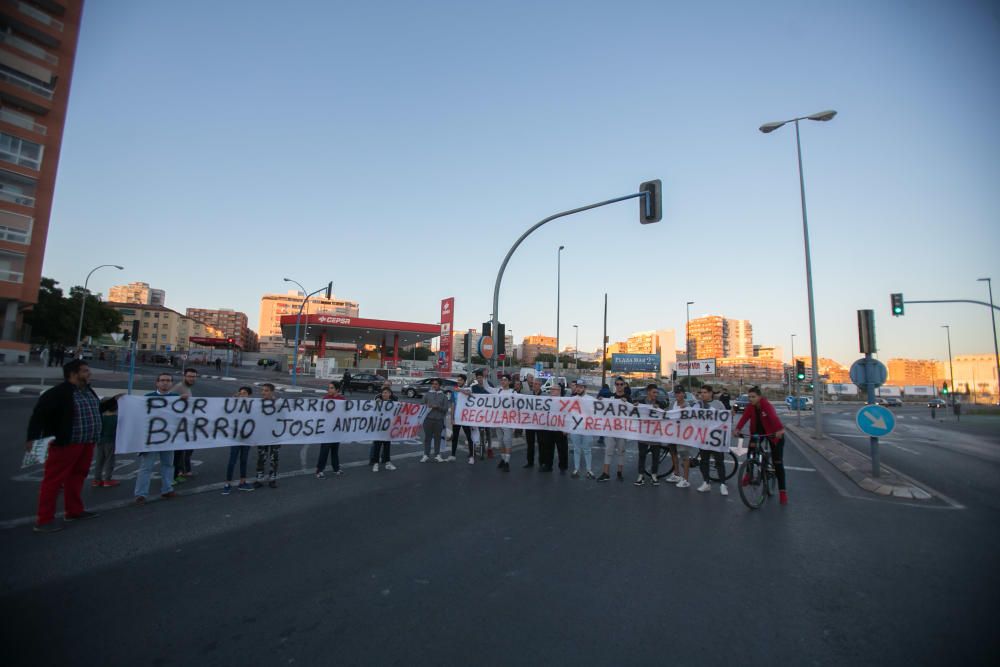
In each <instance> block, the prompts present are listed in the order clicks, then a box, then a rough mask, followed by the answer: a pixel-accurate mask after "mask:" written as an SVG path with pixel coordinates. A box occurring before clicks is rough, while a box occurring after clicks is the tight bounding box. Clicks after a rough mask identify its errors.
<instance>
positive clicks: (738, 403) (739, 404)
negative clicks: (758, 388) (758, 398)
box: [733, 394, 750, 412]
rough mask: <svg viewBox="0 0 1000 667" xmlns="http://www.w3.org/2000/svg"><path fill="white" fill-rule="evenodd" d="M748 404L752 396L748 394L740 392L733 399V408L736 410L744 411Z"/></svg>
mask: <svg viewBox="0 0 1000 667" xmlns="http://www.w3.org/2000/svg"><path fill="white" fill-rule="evenodd" d="M748 405H750V396H749V395H748V394H740V395H739V396H737V397H736V398H735V399H734V400H733V410H735V411H736V412H743V411H744V410H746V407H747V406H748Z"/></svg>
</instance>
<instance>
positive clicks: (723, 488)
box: [719, 484, 729, 496]
mask: <svg viewBox="0 0 1000 667" xmlns="http://www.w3.org/2000/svg"><path fill="white" fill-rule="evenodd" d="M719 493H721V494H722V495H724V496H728V495H729V489H728V488H726V485H725V484H720V485H719Z"/></svg>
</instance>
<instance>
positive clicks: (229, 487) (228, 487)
mask: <svg viewBox="0 0 1000 667" xmlns="http://www.w3.org/2000/svg"><path fill="white" fill-rule="evenodd" d="M232 492H233V486H232V485H231V484H226V485H225V486H224V487H222V495H224V496H228V495H229V494H230V493H232Z"/></svg>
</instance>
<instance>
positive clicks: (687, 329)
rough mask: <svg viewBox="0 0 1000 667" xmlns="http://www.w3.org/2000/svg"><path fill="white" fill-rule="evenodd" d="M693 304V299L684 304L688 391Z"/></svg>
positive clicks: (689, 384) (689, 385) (689, 387)
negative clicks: (685, 313)
mask: <svg viewBox="0 0 1000 667" xmlns="http://www.w3.org/2000/svg"><path fill="white" fill-rule="evenodd" d="M693 304H694V301H688V302H687V305H686V306H685V309H686V312H687V316H686V318H685V320H684V360H685V361H686V362H687V371H688V372H687V376H688V384H687V390H688V391H691V332H690V329H691V306H692V305H693ZM740 385H741V386H742V385H743V382H742V379H741V381H740Z"/></svg>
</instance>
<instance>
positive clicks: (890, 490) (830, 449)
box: [785, 424, 933, 500]
mask: <svg viewBox="0 0 1000 667" xmlns="http://www.w3.org/2000/svg"><path fill="white" fill-rule="evenodd" d="M785 430H786V431H788V432H789V433H791V434H792V435H794V436H795V438H796V440H798V441H799V442H801V443H803V444H805V445H807V446H809V447H810V448H811V449H812V450H813V451H815V452H816V453H817V454H819V455H820V456H822V457H823V458H824V459H826V460H827V461H829V462H830V463H831V464H833V466H834V467H835V468H837V469H838V470H839V471H840V472H842V473H844V474H845V475H846V476H847V477H848V478H849V479H850V480H851V481H852V482H854V483H855V484H857V485H858V487H859V488H861V489H862V490H864V491H867V492H869V493H874V494H877V495H880V496H891V497H894V498H906V499H910V500H931V499H932V498H933V496H932V494H931V493H929V492H928V491H926V490H924V489H923V488H921V487H920V486H919V485H918V483H917V482H916V481H914V480H912V479H910V478H909V477H906V476H905V475H902V474H901V473H898V472H896V471H895V470H893V469H892V468H889V467H887V466H886V465H885V464H884V463H883V464H882V465H881V466H880V472H881V475H880V476H879V477H872V460H871V457H869V456H867V455H866V454H862V453H861V452H859V451H858V450H856V449H854V448H853V447H849V446H848V445H845V444H844V443H842V442H840V441H839V440H834V439H833V438H829V437H826V436H823V437H821V438H816V436H814V435H810V434H809V433H808V432H807V430H806V429H805V428H802V427H799V426H789V425H787V424H786V425H785Z"/></svg>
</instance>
